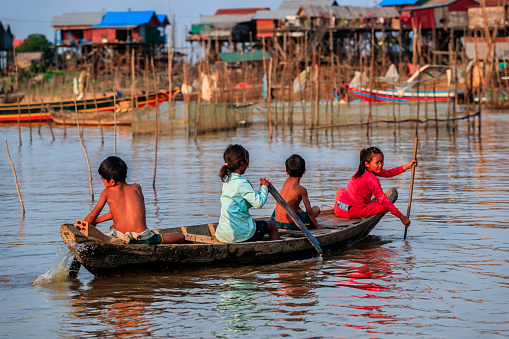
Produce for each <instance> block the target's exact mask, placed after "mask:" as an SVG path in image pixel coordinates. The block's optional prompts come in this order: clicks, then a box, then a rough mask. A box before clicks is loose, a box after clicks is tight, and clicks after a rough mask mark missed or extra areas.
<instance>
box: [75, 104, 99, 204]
mask: <svg viewBox="0 0 509 339" xmlns="http://www.w3.org/2000/svg"><path fill="white" fill-rule="evenodd" d="M74 111H75V112H76V125H77V126H78V136H79V137H80V142H81V146H83V150H84V151H85V158H86V159H87V166H88V174H89V184H90V194H91V195H92V202H93V201H94V187H93V186H92V170H91V169H90V161H89V160H88V152H87V147H86V146H85V144H84V143H83V139H82V138H81V130H80V121H79V118H78V105H77V104H76V98H74Z"/></svg>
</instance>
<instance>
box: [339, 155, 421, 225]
mask: <svg viewBox="0 0 509 339" xmlns="http://www.w3.org/2000/svg"><path fill="white" fill-rule="evenodd" d="M414 164H415V166H417V161H416V160H412V161H410V162H409V163H408V164H406V165H403V166H400V167H396V168H393V169H390V170H384V169H383V166H384V155H383V153H382V151H380V149H378V148H377V147H370V148H364V149H362V150H361V155H360V163H359V169H358V170H357V172H356V173H355V175H354V176H353V177H352V179H350V181H349V182H348V185H347V186H346V189H343V188H340V189H338V190H337V191H336V200H335V201H336V202H335V204H334V213H336V215H337V216H338V217H342V218H354V219H357V218H364V217H370V216H373V215H375V214H378V213H387V212H391V213H392V214H394V215H395V216H396V217H398V218H399V219H400V220H401V222H402V223H403V224H404V225H405V226H406V227H408V226H409V225H410V220H409V219H408V218H407V217H405V216H404V215H403V214H402V213H401V212H400V211H399V210H398V209H397V208H396V206H394V204H393V203H392V202H391V201H390V200H389V199H387V196H386V195H385V193H384V191H383V190H382V186H381V185H380V181H379V180H378V178H377V176H378V177H384V178H392V177H394V176H396V175H398V174H401V173H403V172H405V171H406V170H407V169H409V168H412V166H413V165H414ZM373 195H374V196H375V198H376V201H373V202H372V201H371V196H373Z"/></svg>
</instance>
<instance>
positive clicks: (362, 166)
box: [353, 148, 366, 178]
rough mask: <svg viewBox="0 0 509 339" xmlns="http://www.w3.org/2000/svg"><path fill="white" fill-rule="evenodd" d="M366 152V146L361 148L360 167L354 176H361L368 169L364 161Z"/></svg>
mask: <svg viewBox="0 0 509 339" xmlns="http://www.w3.org/2000/svg"><path fill="white" fill-rule="evenodd" d="M365 153H366V149H365V148H363V149H361V155H360V162H359V168H358V169H357V172H355V174H354V175H353V177H354V178H359V177H361V176H362V175H363V174H364V172H365V171H366V165H365V164H364V161H363V159H364V154H365Z"/></svg>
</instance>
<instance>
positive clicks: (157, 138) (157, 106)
mask: <svg viewBox="0 0 509 339" xmlns="http://www.w3.org/2000/svg"><path fill="white" fill-rule="evenodd" d="M152 72H153V74H154V89H155V90H156V91H157V88H156V87H157V84H156V70H155V66H154V58H152ZM170 95H171V93H170ZM158 110H159V101H158V100H157V92H156V110H155V115H156V118H155V120H156V121H155V128H156V135H155V143H156V145H155V149H154V179H153V180H152V187H153V188H155V187H156V170H157V144H158V140H159V122H158V120H159V114H158V113H159V112H158Z"/></svg>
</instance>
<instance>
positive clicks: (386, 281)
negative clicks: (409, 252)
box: [331, 247, 408, 335]
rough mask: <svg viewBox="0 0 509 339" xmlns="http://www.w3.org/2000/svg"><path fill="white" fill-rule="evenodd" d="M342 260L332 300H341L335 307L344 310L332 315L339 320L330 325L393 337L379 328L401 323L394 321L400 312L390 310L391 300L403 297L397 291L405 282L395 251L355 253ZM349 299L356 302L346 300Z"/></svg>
mask: <svg viewBox="0 0 509 339" xmlns="http://www.w3.org/2000/svg"><path fill="white" fill-rule="evenodd" d="M345 259H346V264H345V265H342V270H341V271H340V272H338V273H337V274H336V275H335V278H336V280H335V285H336V288H337V292H338V293H337V295H336V298H341V299H343V301H341V302H339V303H338V304H336V305H335V306H336V307H339V308H340V309H342V310H344V311H343V312H337V313H333V315H334V316H335V317H340V318H341V319H342V320H341V321H338V322H331V325H336V326H348V327H352V328H358V329H362V330H364V331H365V332H367V333H378V334H383V335H391V334H393V332H391V331H387V329H384V327H380V325H382V326H387V325H391V324H393V323H394V322H396V321H400V320H401V319H400V318H397V317H398V315H397V314H399V313H400V312H397V311H394V312H392V311H391V308H392V305H391V300H394V299H397V298H404V296H402V295H401V293H400V291H399V288H398V285H400V282H401V281H405V280H407V279H408V277H407V276H406V274H405V273H404V271H403V269H402V265H404V264H405V263H404V260H402V258H399V257H398V251H396V250H394V249H391V248H383V247H378V248H369V249H360V250H356V251H354V252H352V253H351V254H349V255H348V256H347V257H346V258H345ZM402 261H403V262H402ZM345 288H346V289H353V290H355V291H351V290H345ZM351 298H355V299H358V301H357V302H355V303H352V302H351V301H350V302H348V301H346V299H351ZM346 317H348V318H346ZM348 319H352V320H348Z"/></svg>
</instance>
